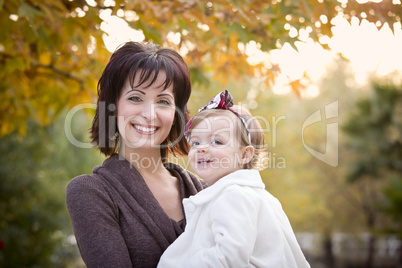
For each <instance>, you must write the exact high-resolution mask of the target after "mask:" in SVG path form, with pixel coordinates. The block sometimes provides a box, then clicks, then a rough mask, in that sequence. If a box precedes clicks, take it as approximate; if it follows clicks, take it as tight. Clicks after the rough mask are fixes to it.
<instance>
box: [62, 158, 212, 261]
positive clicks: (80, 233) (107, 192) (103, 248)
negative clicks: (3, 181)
mask: <svg viewBox="0 0 402 268" xmlns="http://www.w3.org/2000/svg"><path fill="white" fill-rule="evenodd" d="M167 168H168V170H169V171H170V173H171V174H172V175H173V176H175V177H177V178H178V179H179V181H180V194H181V198H182V199H183V198H185V197H189V196H190V195H194V194H196V193H197V192H199V191H201V190H202V189H203V188H204V186H205V184H203V183H202V181H200V180H198V179H197V178H196V177H195V176H194V175H192V174H191V173H189V172H187V171H186V170H184V169H183V168H182V167H180V166H179V165H176V164H172V163H169V164H168V165H167ZM66 203H67V208H68V212H69V214H70V218H71V222H72V225H73V229H74V233H75V236H76V239H77V243H78V247H79V250H80V253H81V256H82V258H83V260H84V262H85V264H86V265H87V266H88V267H89V268H92V267H124V268H128V267H141V268H143V267H144V268H146V267H156V266H157V263H158V261H159V258H160V256H161V255H162V253H163V251H164V250H165V249H166V248H167V247H168V246H169V245H170V244H171V243H172V242H173V241H174V240H175V239H176V238H177V237H178V236H179V235H180V234H181V233H182V232H183V230H184V225H185V222H180V223H178V222H176V221H174V220H172V219H170V218H169V217H168V215H167V214H166V213H165V212H164V210H163V208H162V207H161V206H160V205H159V203H158V201H157V200H156V199H155V197H154V196H153V194H152V193H151V191H150V190H149V188H148V186H147V185H146V183H145V181H144V180H143V178H142V177H141V175H140V173H139V172H138V171H137V170H136V169H135V168H134V167H132V166H131V165H130V163H129V162H128V161H126V160H119V156H118V155H117V154H115V155H112V156H111V157H110V158H108V159H106V160H105V162H104V163H103V165H102V166H99V167H95V168H94V170H93V174H91V175H81V176H78V177H76V178H74V179H73V180H71V181H70V183H69V184H68V185H67V189H66Z"/></svg>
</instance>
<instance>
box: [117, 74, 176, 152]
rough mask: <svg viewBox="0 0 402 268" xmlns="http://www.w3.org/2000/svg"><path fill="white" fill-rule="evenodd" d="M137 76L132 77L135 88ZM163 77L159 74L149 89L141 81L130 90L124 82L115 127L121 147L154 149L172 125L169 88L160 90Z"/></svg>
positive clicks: (146, 83) (172, 97) (146, 84)
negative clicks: (119, 136)
mask: <svg viewBox="0 0 402 268" xmlns="http://www.w3.org/2000/svg"><path fill="white" fill-rule="evenodd" d="M139 75H140V74H139V72H137V74H136V75H135V77H134V85H137V84H138V81H139ZM165 79H166V73H165V72H164V71H160V72H159V74H158V77H157V79H156V81H154V83H153V84H152V85H150V86H148V85H149V83H150V81H145V83H143V84H142V85H141V86H137V87H135V88H132V87H131V86H130V82H129V79H127V80H126V82H125V84H124V86H123V89H122V93H121V96H120V98H119V100H118V102H117V127H118V129H119V132H120V135H121V142H122V146H124V147H125V148H126V149H127V147H128V148H144V149H156V148H157V149H158V150H159V145H160V144H161V143H162V142H163V141H164V140H165V139H166V138H167V136H168V135H169V132H170V129H171V127H172V125H173V121H174V115H175V99H174V94H173V84H172V85H170V86H169V87H168V88H166V89H165V90H163V86H162V84H163V82H164V81H165Z"/></svg>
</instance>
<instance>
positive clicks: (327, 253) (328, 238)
mask: <svg viewBox="0 0 402 268" xmlns="http://www.w3.org/2000/svg"><path fill="white" fill-rule="evenodd" d="M323 247H324V258H325V260H324V261H325V264H326V267H327V268H334V267H335V258H334V252H333V248H332V235H331V233H324V241H323Z"/></svg>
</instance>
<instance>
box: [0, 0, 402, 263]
mask: <svg viewBox="0 0 402 268" xmlns="http://www.w3.org/2000/svg"><path fill="white" fill-rule="evenodd" d="M105 12H106V13H107V14H109V15H116V16H117V17H119V18H121V19H123V20H125V21H126V22H127V23H128V25H129V26H130V27H132V28H133V29H136V30H139V31H141V34H142V35H143V39H144V40H145V41H151V42H154V43H157V44H162V45H164V46H168V47H172V48H174V49H176V50H178V51H179V52H180V53H181V54H182V55H183V56H184V57H185V60H186V62H187V63H188V65H189V67H190V70H191V78H192V82H193V93H192V96H191V99H190V102H189V108H190V110H191V113H192V114H194V113H195V112H196V111H197V109H198V108H199V107H200V106H202V105H204V104H205V103H207V102H208V101H209V100H210V99H211V97H212V96H214V95H215V94H216V93H217V92H219V91H220V90H222V89H223V88H226V89H229V90H230V92H231V93H232V95H233V96H234V98H235V102H236V103H238V102H239V103H241V104H242V105H245V106H247V107H248V108H249V109H250V110H251V112H252V113H253V114H254V115H257V116H258V117H259V118H260V119H261V120H262V121H263V122H262V123H263V127H264V126H265V129H266V139H267V143H268V146H267V151H268V159H267V160H268V164H269V168H268V169H267V170H264V171H263V172H262V175H263V178H264V182H265V184H266V187H267V190H269V191H270V192H271V193H272V194H273V195H274V196H276V197H277V198H278V199H279V200H280V201H281V203H282V205H283V207H284V210H285V211H286V213H287V214H288V216H289V219H290V221H291V223H292V226H293V228H294V230H295V232H296V233H297V234H298V238H299V239H300V243H301V245H302V247H303V248H304V249H305V252H306V256H307V257H308V258H309V260H310V261H311V262H312V264H314V265H312V267H347V266H349V267H401V263H402V247H401V243H400V239H401V237H400V236H401V234H402V209H401V208H402V180H401V179H402V167H401V166H402V163H401V161H402V155H401V154H402V148H401V147H402V123H401V120H402V83H401V76H400V74H393V75H390V76H389V77H385V78H378V77H375V76H374V77H372V83H371V84H368V85H361V84H358V83H356V82H355V77H354V76H353V75H354V74H353V71H352V70H351V68H350V65H349V63H348V62H347V60H345V59H344V58H343V57H342V56H339V57H338V58H337V60H336V61H334V62H333V63H332V64H331V65H330V66H328V68H327V69H326V70H325V75H324V76H323V77H322V78H321V79H320V80H319V81H318V82H317V85H316V86H317V87H318V88H319V91H320V94H319V95H318V96H316V97H314V98H311V97H310V98H305V97H302V94H301V93H303V90H304V87H305V85H303V84H302V83H300V81H298V80H291V79H290V80H289V81H288V83H289V86H291V88H292V90H293V94H287V95H277V94H275V93H274V92H273V91H272V90H271V89H272V86H273V85H275V83H276V80H275V79H276V78H277V76H278V74H279V73H280V68H279V67H278V65H277V64H275V63H273V62H271V61H270V60H269V58H268V59H267V60H266V61H263V62H260V63H250V62H249V61H248V54H247V49H246V47H247V44H248V43H249V42H250V41H255V42H256V44H257V47H258V48H259V49H261V50H262V51H265V52H269V51H271V50H273V49H278V48H281V47H283V46H284V45H285V44H290V45H291V46H293V47H294V48H296V46H295V42H296V41H298V40H299V39H298V38H299V37H298V36H297V35H296V36H293V37H291V35H290V31H291V30H292V29H296V30H301V29H306V30H308V32H309V36H310V37H311V38H312V39H313V40H314V41H317V42H320V40H321V38H323V37H325V36H328V37H330V36H331V35H332V34H333V33H332V31H331V27H332V25H331V23H330V22H331V19H333V18H334V17H336V16H337V15H339V14H341V16H343V17H344V18H346V19H347V20H349V21H350V20H352V18H356V17H357V18H359V19H363V18H364V19H366V20H368V21H370V22H375V23H376V26H377V27H378V28H380V27H382V26H383V25H384V24H388V25H393V24H394V22H399V21H400V18H401V15H402V7H401V4H400V3H399V4H398V3H397V1H391V0H384V1H382V2H380V3H373V2H368V3H365V4H360V3H357V2H356V1H341V2H338V1H332V0H331V1H316V0H307V1H291V0H282V1H276V0H273V1H261V0H250V1H235V0H217V1H210V2H209V1H179V0H175V1H150V0H146V1H143V0H142V1H139V0H138V1H134V0H132V1H123V0H115V1H110V0H108V1H106V0H105V1H96V2H95V1H89V0H87V1H82V0H80V1H78V0H77V1H69V0H41V1H20V0H8V1H7V0H0V25H1V26H2V27H1V28H2V31H0V98H1V100H2V103H1V105H0V122H1V124H0V134H1V138H0V148H1V154H0V176H1V177H0V215H1V217H0V267H84V265H83V264H82V261H81V260H80V258H79V254H78V250H77V246H76V244H75V240H74V236H73V232H72V229H71V225H70V221H69V218H68V215H67V211H66V208H65V204H64V197H65V196H64V191H65V186H66V184H67V183H68V181H69V180H70V179H71V178H73V177H75V176H77V175H80V174H83V173H90V172H91V170H92V168H93V167H94V166H95V165H99V164H101V163H102V161H103V159H104V158H103V157H102V156H101V155H100V154H99V153H98V152H96V151H95V150H94V149H85V148H79V147H77V146H75V145H74V144H73V142H72V140H71V139H70V140H69V139H67V137H69V133H70V131H71V134H72V136H73V137H74V139H76V140H78V141H80V142H83V143H86V144H88V131H87V130H88V128H89V127H90V124H91V120H92V115H93V112H94V111H93V109H91V108H90V107H89V106H87V108H86V109H82V110H80V111H78V112H77V113H75V114H74V116H73V117H72V118H71V119H72V120H71V123H68V124H67V125H65V124H66V122H69V121H66V118H68V117H69V115H71V113H70V112H71V111H72V108H74V107H77V105H79V104H83V103H94V102H95V101H96V83H97V80H98V79H99V77H100V75H101V72H102V70H103V68H104V66H105V64H106V63H107V60H108V58H109V57H110V55H111V52H110V49H108V48H107V46H106V45H105V42H104V39H105V32H104V29H103V28H102V27H101V26H102V25H103V26H104V24H105V22H104V21H103V19H102V18H101V17H102V14H104V13H105ZM363 14H365V15H364V16H363ZM362 16H363V17H362ZM399 27H400V24H399ZM391 29H392V30H393V28H392V27H391ZM109 35H110V33H109ZM321 45H322V46H323V47H325V48H328V47H327V45H326V44H325V43H322V44H321ZM395 78H397V79H395ZM335 101H338V110H339V116H338V117H337V118H335V119H332V121H331V120H329V121H328V122H325V121H324V120H323V121H322V122H317V123H316V124H314V125H311V126H309V127H308V128H306V129H305V132H304V133H302V125H303V122H304V121H305V120H306V118H308V116H310V115H311V114H313V113H314V112H315V111H317V110H322V112H324V107H325V105H328V104H330V103H333V102H335ZM88 107H89V108H88ZM333 122H336V123H338V124H339V127H340V129H339V150H338V157H339V164H338V166H336V167H332V166H329V165H327V164H325V163H324V162H321V161H319V160H318V159H316V158H314V157H313V156H312V155H311V154H309V153H308V152H307V151H306V148H305V147H304V146H303V143H302V139H301V137H302V135H303V134H304V139H305V142H306V144H308V145H309V146H310V147H311V148H313V149H314V150H316V151H320V152H325V144H326V142H327V140H326V124H327V123H333ZM70 137H71V136H70ZM172 161H177V162H178V163H179V164H182V165H183V166H186V167H187V164H186V163H185V158H184V159H172ZM342 234H347V235H351V236H352V237H353V238H354V241H357V243H358V245H357V246H356V245H354V244H353V245H350V243H349V242H345V241H347V240H345V239H343V237H344V236H342ZM384 237H386V238H387V239H388V238H389V239H388V240H386V241H388V242H389V241H391V242H392V241H394V240H392V239H393V238H394V237H396V239H399V240H397V243H396V244H395V245H396V246H393V247H392V249H393V250H395V248H396V251H397V252H396V253H394V255H393V258H389V256H390V254H388V253H387V254H388V255H381V254H379V253H378V252H379V251H380V249H381V247H380V243H382V242H383V241H384V240H383V238H384ZM398 241H399V242H398ZM388 242H387V243H388ZM391 242H389V243H391ZM342 243H343V244H342ZM362 245H363V246H362ZM356 248H358V249H361V250H360V251H359V250H356ZM387 250H388V251H391V246H389V247H388V248H387ZM356 252H357V253H356ZM361 252H363V253H361ZM359 254H360V255H359ZM398 254H400V255H398ZM351 255H354V256H353V257H354V258H353V259H347V257H345V256H351ZM384 256H385V257H384ZM398 256H399V257H398ZM398 261H399V264H398ZM398 265H399V266H398Z"/></svg>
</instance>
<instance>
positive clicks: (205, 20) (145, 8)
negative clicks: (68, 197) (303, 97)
mask: <svg viewBox="0 0 402 268" xmlns="http://www.w3.org/2000/svg"><path fill="white" fill-rule="evenodd" d="M401 10H402V7H401V6H400V5H397V4H393V3H392V1H391V0H384V1H382V2H380V3H371V2H369V3H366V4H357V3H356V2H355V1H349V2H348V3H340V2H338V1H336V0H330V1H321V0H318V1H316V0H308V1H290V0H282V1H280V0H272V1H262V0H252V1H235V0H217V1H192V0H191V1H182V0H174V1H152V0H145V1H144V0H130V1H128V0H126V1H124V0H114V1H110V0H108V1H106V0H101V1H93V0H91V1H90V0H87V1H84V0H75V1H71V0H41V1H34V2H32V1H26V0H7V1H0V25H1V29H2V31H1V33H0V97H1V99H2V105H1V107H0V120H1V122H2V123H1V129H0V134H1V135H4V134H7V133H11V132H12V131H13V130H15V129H18V131H19V132H20V133H25V132H26V124H25V122H26V120H27V119H28V118H29V119H32V120H34V121H36V122H37V123H39V124H41V125H46V124H49V123H51V122H52V121H53V120H54V119H55V118H56V117H57V115H58V114H60V112H61V111H62V110H63V108H65V107H72V106H74V105H76V104H77V103H83V102H93V101H94V99H95V94H96V82H97V79H98V78H99V77H100V74H101V71H102V69H103V67H104V65H105V64H106V62H107V59H108V58H109V56H110V52H108V51H107V50H106V49H105V45H104V42H103V35H104V34H105V33H104V32H103V30H102V28H101V24H102V23H103V21H102V19H101V18H100V15H101V14H102V12H109V13H110V14H111V15H114V16H117V17H119V18H121V19H123V20H125V21H126V22H127V23H128V24H129V25H130V26H131V27H132V28H134V29H137V30H140V31H142V33H143V35H144V40H145V41H150V42H154V43H157V44H163V45H164V46H168V47H172V48H174V49H177V50H178V51H179V52H180V53H181V54H182V55H183V56H185V59H186V61H187V63H188V64H189V66H190V68H191V71H192V79H193V82H197V81H198V82H202V83H205V82H206V81H209V80H211V79H212V80H217V81H219V82H220V83H221V84H223V86H224V85H225V84H226V83H227V78H228V77H236V78H237V79H241V77H243V76H244V75H246V76H260V77H263V78H265V81H266V85H267V86H269V85H270V83H271V82H272V81H273V79H274V77H275V74H276V73H277V72H278V71H279V70H278V68H277V66H275V65H272V64H271V63H270V62H269V59H267V60H266V61H264V62H251V63H250V62H248V51H247V44H249V43H250V42H254V44H255V45H256V46H257V47H258V48H260V49H261V50H262V51H266V52H267V51H270V50H271V49H275V48H278V47H281V45H283V44H284V43H285V42H289V43H290V44H291V45H293V46H294V44H295V42H296V41H297V40H299V38H298V35H297V33H298V32H300V31H304V32H307V33H308V34H309V36H310V37H311V38H312V39H313V40H315V41H319V40H320V37H322V36H331V35H332V33H331V27H332V25H331V20H332V19H333V18H334V17H335V16H337V15H341V16H344V17H345V18H347V19H349V20H350V19H351V18H352V17H354V16H356V17H358V18H365V19H367V20H369V21H371V22H375V23H376V25H377V26H378V27H381V26H382V25H383V24H384V23H388V24H389V25H390V26H391V28H392V26H393V23H394V22H397V21H399V20H400V18H401V13H402V12H401ZM290 31H292V32H296V34H291V35H289V32H290ZM172 35H173V36H174V37H175V38H170V37H171V36H172ZM324 45H325V44H324ZM296 91H297V88H296Z"/></svg>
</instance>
